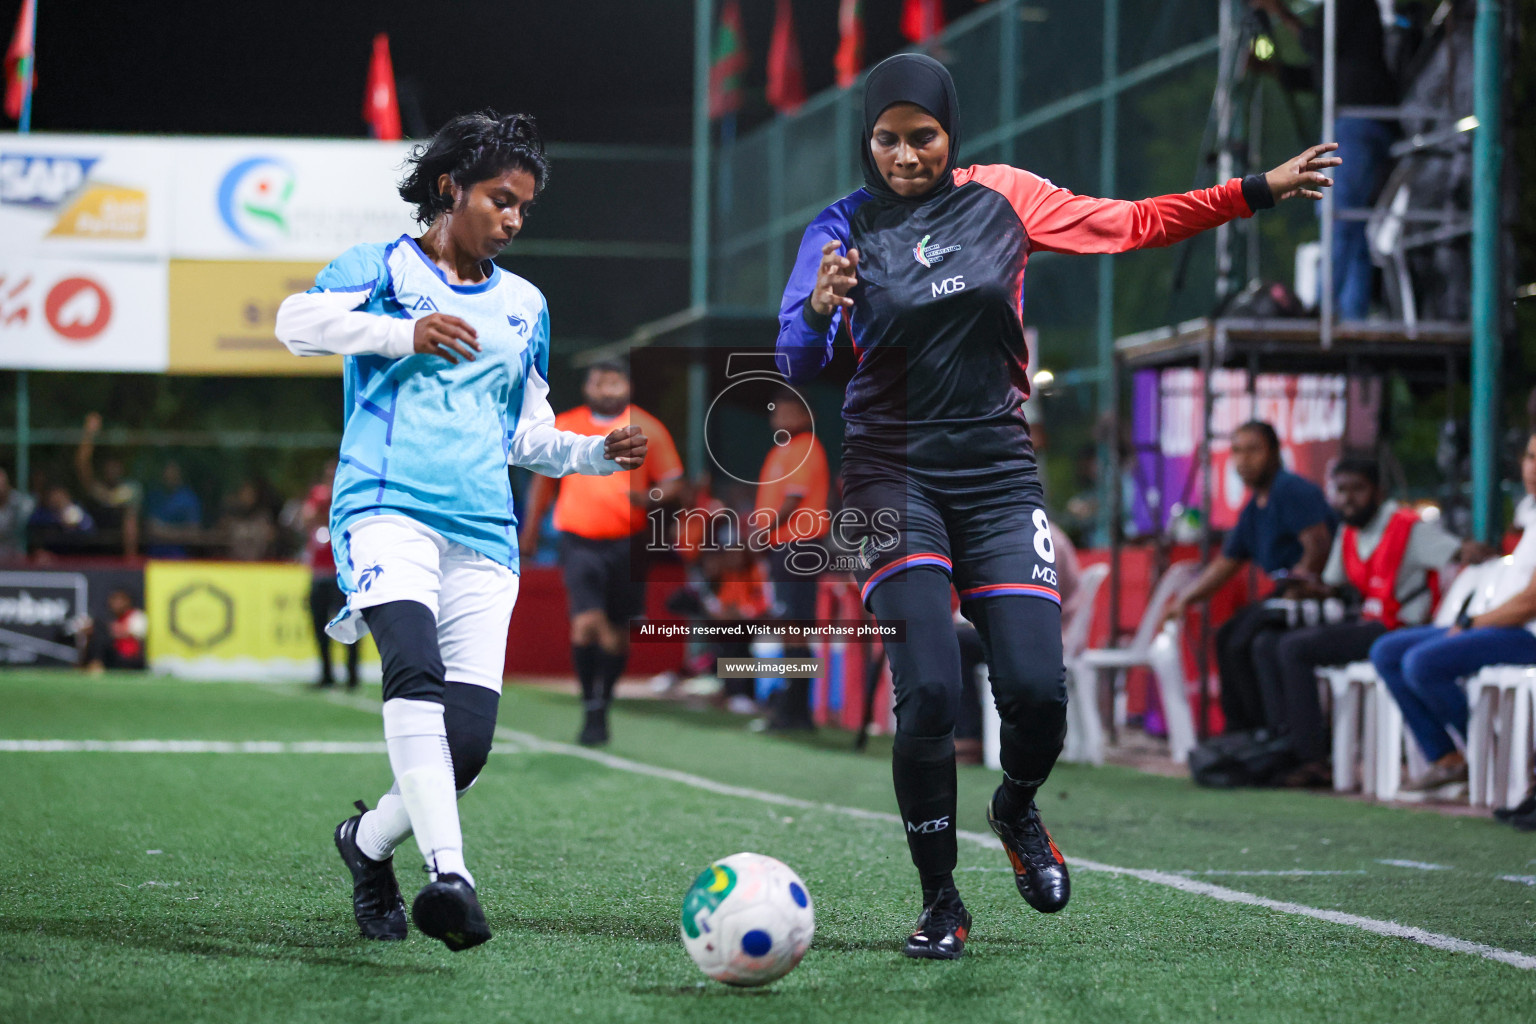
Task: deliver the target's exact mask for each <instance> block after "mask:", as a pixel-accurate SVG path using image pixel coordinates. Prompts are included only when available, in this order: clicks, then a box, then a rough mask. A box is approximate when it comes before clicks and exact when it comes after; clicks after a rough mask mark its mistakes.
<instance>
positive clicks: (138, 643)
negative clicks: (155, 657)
mask: <svg viewBox="0 0 1536 1024" xmlns="http://www.w3.org/2000/svg"><path fill="white" fill-rule="evenodd" d="M107 609H108V610H109V611H111V613H112V622H111V623H110V624H109V625H108V627H107V630H106V633H105V634H103V635H99V636H98V635H97V632H96V623H95V622H94V621H93V620H91V619H86V620H85V623H84V625H83V627H82V629H81V633H82V634H83V636H82V639H83V640H84V642H85V648H86V651H87V657H88V659H89V660H88V661H87V663H86V668H87V669H88V670H90V671H93V672H100V671H101V670H102V669H104V668H112V669H138V670H142V669H144V668H145V659H144V638H145V637H146V636H148V635H149V618H148V616H146V615H145V614H144V612H143V610H142V609H140V608H139V607H138V606H137V605H135V604H134V603H133V598H132V596H130V595H129V593H128V592H127V591H126V590H114V591H112V593H111V594H109V595H107Z"/></svg>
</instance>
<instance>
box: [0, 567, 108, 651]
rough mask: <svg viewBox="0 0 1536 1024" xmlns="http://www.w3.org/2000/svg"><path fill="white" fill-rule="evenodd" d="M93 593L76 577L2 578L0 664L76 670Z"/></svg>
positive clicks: (11, 575)
mask: <svg viewBox="0 0 1536 1024" xmlns="http://www.w3.org/2000/svg"><path fill="white" fill-rule="evenodd" d="M89 602H90V588H89V586H88V585H87V583H86V579H85V576H84V574H82V573H77V572H0V664H6V665H54V666H68V665H74V664H75V663H76V661H77V658H78V656H77V654H76V652H75V646H74V641H73V640H72V639H71V636H70V634H71V633H72V631H73V626H74V623H75V622H76V620H78V619H79V618H80V617H81V616H83V615H85V614H86V611H87V609H88V608H89V606H90V604H89Z"/></svg>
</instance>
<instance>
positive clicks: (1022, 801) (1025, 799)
mask: <svg viewBox="0 0 1536 1024" xmlns="http://www.w3.org/2000/svg"><path fill="white" fill-rule="evenodd" d="M1044 781H1045V780H1044V779H1039V780H1037V781H1035V782H1019V781H1018V780H1016V779H1012V778H1009V777H1008V776H1007V775H1004V776H1003V784H1002V785H1001V786H1000V787H998V790H997V795H996V796H995V797H994V798H993V804H992V813H993V814H995V815H997V818H998V820H999V821H1016V820H1018V819H1019V818H1022V817H1024V815H1025V814H1027V813H1028V812H1029V805H1030V804H1032V803H1034V802H1035V794H1036V793H1038V792H1039V791H1040V785H1041V783H1043V782H1044Z"/></svg>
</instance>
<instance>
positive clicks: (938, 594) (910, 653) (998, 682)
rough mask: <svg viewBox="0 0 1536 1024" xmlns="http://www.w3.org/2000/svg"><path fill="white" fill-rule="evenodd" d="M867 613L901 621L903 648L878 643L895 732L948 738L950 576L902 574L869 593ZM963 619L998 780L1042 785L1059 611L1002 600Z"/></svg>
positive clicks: (1056, 717) (1057, 739)
mask: <svg viewBox="0 0 1536 1024" xmlns="http://www.w3.org/2000/svg"><path fill="white" fill-rule="evenodd" d="M870 607H871V610H872V611H874V613H875V617H876V618H877V619H879V620H880V621H881V622H895V621H905V622H906V640H905V641H904V642H902V643H889V644H886V653H887V655H888V657H889V658H890V661H891V677H892V679H893V681H894V684H895V698H896V702H895V710H896V731H897V733H898V734H904V735H906V736H909V737H925V738H938V737H943V736H947V735H950V734H952V733H953V731H954V728H955V717H956V712H957V709H958V705H959V699H960V688H961V685H962V680H961V678H960V676H961V671H960V646H959V643H958V641H957V640H956V638H955V627H954V620H953V618H952V616H951V615H950V584H949V577H948V576H947V575H945V574H944V573H943V572H941V571H939V570H937V569H930V568H919V569H909V570H907V571H906V572H903V573H900V574H898V575H897V576H895V577H894V578H892V579H890V580H887V581H885V582H884V583H881V584H880V585H879V586H877V587H876V588H875V590H874V592H873V593H872V594H871V595H870ZM962 611H963V612H964V613H965V615H966V617H967V618H969V619H970V620H971V621H972V622H973V623H974V624H975V626H976V632H977V633H978V635H979V636H980V637H981V642H982V646H983V647H984V649H985V651H986V660H987V665H988V668H989V669H990V674H991V681H992V699H993V701H994V702H995V703H996V705H997V713H998V716H999V717H1000V718H1001V719H1002V736H1001V741H1002V762H1003V771H1005V772H1007V773H1008V776H1009V778H1012V779H1015V780H1017V781H1019V782H1024V783H1031V784H1038V783H1040V782H1043V781H1044V780H1045V778H1046V776H1048V775H1049V774H1050V772H1051V767H1052V766H1053V765H1055V763H1056V758H1057V757H1058V756H1059V755H1060V754H1061V746H1062V741H1063V740H1064V739H1065V738H1066V729H1067V686H1066V670H1065V668H1064V667H1063V664H1062V652H1061V608H1060V606H1058V605H1057V604H1056V603H1055V602H1053V601H1047V600H1045V599H1043V598H1038V597H1019V596H1006V597H988V598H982V599H980V600H976V601H969V602H967V603H966V604H965V605H964V606H963V607H962Z"/></svg>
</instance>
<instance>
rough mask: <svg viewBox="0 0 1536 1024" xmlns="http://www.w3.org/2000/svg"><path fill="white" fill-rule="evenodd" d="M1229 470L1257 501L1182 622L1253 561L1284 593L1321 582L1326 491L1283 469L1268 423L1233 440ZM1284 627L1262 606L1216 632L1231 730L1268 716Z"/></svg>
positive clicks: (1328, 515)
mask: <svg viewBox="0 0 1536 1024" xmlns="http://www.w3.org/2000/svg"><path fill="white" fill-rule="evenodd" d="M1230 457H1231V460H1232V466H1233V468H1234V469H1235V470H1236V471H1237V475H1238V476H1240V477H1242V480H1243V483H1244V484H1246V485H1247V486H1248V489H1249V490H1250V491H1251V492H1252V495H1251V496H1250V497H1249V499H1248V503H1247V504H1246V505H1244V506H1243V510H1242V512H1240V513H1239V514H1238V518H1237V526H1236V527H1234V528H1233V530H1232V532H1230V533H1228V534H1227V539H1226V543H1224V544H1223V545H1222V548H1221V554H1220V555H1218V556H1217V557H1216V559H1215V560H1214V561H1212V562H1211V564H1209V565H1207V566H1206V567H1205V569H1204V571H1202V572H1201V573H1200V575H1199V576H1198V577H1197V578H1196V579H1195V582H1194V583H1192V584H1190V586H1189V589H1187V590H1185V591H1184V593H1183V594H1181V595H1179V598H1178V600H1176V601H1174V602H1173V604H1172V605H1171V606H1170V608H1169V610H1168V617H1169V618H1170V619H1175V620H1182V619H1183V618H1184V616H1185V614H1186V613H1187V612H1188V611H1189V608H1190V606H1191V605H1193V604H1196V603H1197V602H1200V601H1204V600H1207V599H1208V598H1210V597H1211V595H1213V594H1215V593H1216V592H1217V591H1218V590H1220V589H1221V587H1222V585H1223V584H1225V583H1226V582H1227V581H1228V580H1229V579H1231V578H1232V577H1233V576H1234V575H1236V574H1237V571H1238V570H1239V569H1240V568H1242V566H1243V565H1244V564H1245V563H1247V562H1249V561H1253V562H1255V563H1257V564H1258V566H1259V568H1261V569H1263V570H1264V571H1265V572H1267V573H1268V574H1269V575H1270V576H1271V577H1272V578H1273V579H1274V580H1275V583H1276V591H1277V593H1278V594H1280V595H1281V596H1283V592H1284V591H1286V590H1288V589H1289V588H1290V587H1292V586H1294V585H1296V584H1297V583H1302V582H1316V580H1317V578H1318V574H1319V573H1320V572H1321V571H1322V569H1323V563H1324V562H1325V561H1326V559H1327V557H1328V547H1329V544H1330V543H1331V542H1332V540H1333V511H1332V509H1330V508H1329V507H1328V499H1327V498H1325V497H1324V496H1323V491H1322V488H1320V487H1318V486H1317V485H1316V484H1314V483H1312V481H1310V480H1304V479H1302V478H1301V477H1299V476H1297V475H1296V474H1295V473H1291V472H1288V471H1287V470H1286V469H1284V468H1283V467H1282V466H1281V464H1280V439H1279V437H1278V436H1277V435H1276V434H1275V428H1273V427H1271V426H1270V425H1269V424H1268V423H1262V422H1260V421H1258V420H1251V421H1249V422H1247V423H1244V424H1243V425H1242V426H1240V427H1238V428H1237V430H1236V431H1234V432H1233V435H1232V449H1231V456H1230ZM1279 628H1281V627H1280V626H1279V625H1278V624H1276V623H1275V622H1274V620H1273V617H1272V615H1271V613H1270V612H1269V611H1268V609H1266V608H1265V607H1264V603H1263V602H1262V601H1255V602H1254V603H1253V604H1250V605H1248V606H1247V607H1245V608H1243V609H1242V610H1240V611H1239V612H1238V613H1237V614H1236V615H1234V616H1233V617H1232V618H1231V620H1229V621H1228V622H1227V623H1226V624H1224V625H1223V626H1222V627H1221V628H1220V629H1218V630H1217V631H1216V663H1217V667H1218V671H1219V673H1220V675H1221V710H1222V713H1223V714H1224V715H1225V716H1226V723H1227V731H1228V732H1238V731H1247V730H1253V729H1260V728H1263V727H1264V726H1265V725H1267V724H1269V722H1270V720H1271V716H1267V715H1266V714H1265V707H1264V701H1263V690H1262V687H1261V686H1260V683H1259V669H1258V668H1256V667H1255V666H1256V663H1257V662H1258V661H1259V659H1260V658H1273V655H1274V640H1275V639H1276V638H1275V637H1274V636H1267V637H1266V636H1265V635H1264V634H1266V633H1274V632H1276V631H1277V630H1278V629H1279Z"/></svg>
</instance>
